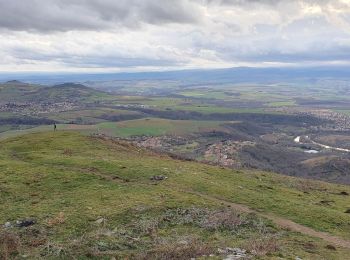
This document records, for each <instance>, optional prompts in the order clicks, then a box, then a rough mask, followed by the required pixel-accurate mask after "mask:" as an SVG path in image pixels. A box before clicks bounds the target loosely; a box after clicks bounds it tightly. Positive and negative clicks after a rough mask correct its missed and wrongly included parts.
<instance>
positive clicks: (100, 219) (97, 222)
mask: <svg viewBox="0 0 350 260" xmlns="http://www.w3.org/2000/svg"><path fill="white" fill-rule="evenodd" d="M106 221H107V220H106V219H105V218H99V219H97V220H96V221H95V223H96V224H98V225H101V224H103V223H105V222H106Z"/></svg>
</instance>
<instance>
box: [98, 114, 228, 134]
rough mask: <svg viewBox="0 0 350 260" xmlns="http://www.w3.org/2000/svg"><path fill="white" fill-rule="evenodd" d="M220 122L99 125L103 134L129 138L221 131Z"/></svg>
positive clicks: (156, 120) (154, 121) (156, 121)
mask: <svg viewBox="0 0 350 260" xmlns="http://www.w3.org/2000/svg"><path fill="white" fill-rule="evenodd" d="M221 123H222V122H219V121H192V120H168V119H159V118H146V119H137V120H128V121H123V122H117V123H115V122H107V123H101V124H98V125H97V127H98V128H99V130H100V131H102V132H107V133H108V134H109V135H111V136H121V137H128V136H132V135H152V136H157V135H164V134H186V133H193V132H199V131H201V130H212V129H219V128H220V124H221Z"/></svg>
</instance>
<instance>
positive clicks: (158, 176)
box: [150, 175, 168, 181]
mask: <svg viewBox="0 0 350 260" xmlns="http://www.w3.org/2000/svg"><path fill="white" fill-rule="evenodd" d="M166 179H168V177H166V176H164V175H155V176H152V177H151V178H150V180H151V181H163V180H166Z"/></svg>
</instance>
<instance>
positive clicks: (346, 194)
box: [339, 191, 349, 196]
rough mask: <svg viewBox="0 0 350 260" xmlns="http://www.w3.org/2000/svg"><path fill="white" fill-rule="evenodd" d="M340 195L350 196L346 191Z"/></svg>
mask: <svg viewBox="0 0 350 260" xmlns="http://www.w3.org/2000/svg"><path fill="white" fill-rule="evenodd" d="M339 195H343V196H349V193H348V192H346V191H342V192H340V193H339Z"/></svg>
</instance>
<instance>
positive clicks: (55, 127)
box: [53, 123, 57, 131]
mask: <svg viewBox="0 0 350 260" xmlns="http://www.w3.org/2000/svg"><path fill="white" fill-rule="evenodd" d="M56 129H57V125H56V123H54V124H53V130H54V131H56Z"/></svg>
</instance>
